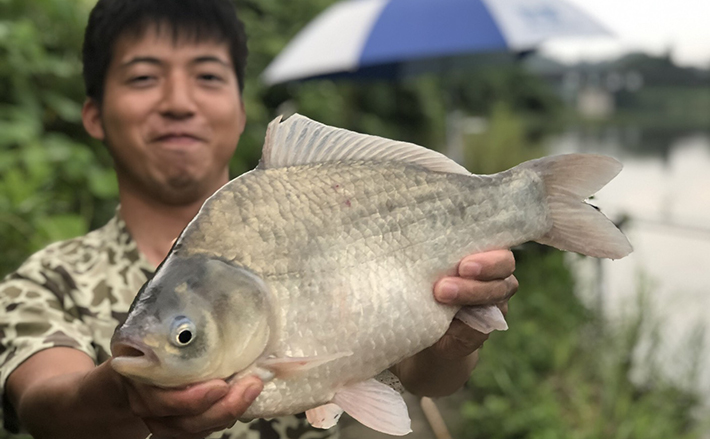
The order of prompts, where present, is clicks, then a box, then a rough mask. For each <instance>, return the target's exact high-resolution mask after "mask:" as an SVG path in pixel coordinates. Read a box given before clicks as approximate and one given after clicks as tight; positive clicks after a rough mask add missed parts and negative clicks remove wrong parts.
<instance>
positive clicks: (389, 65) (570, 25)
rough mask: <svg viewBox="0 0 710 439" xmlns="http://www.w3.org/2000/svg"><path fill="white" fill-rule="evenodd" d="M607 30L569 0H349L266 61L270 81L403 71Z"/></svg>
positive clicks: (392, 74)
mask: <svg viewBox="0 0 710 439" xmlns="http://www.w3.org/2000/svg"><path fill="white" fill-rule="evenodd" d="M600 35H610V34H609V32H608V31H607V30H606V29H605V28H604V27H603V26H602V25H600V24H599V23H598V22H597V21H596V20H594V19H593V18H592V17H590V16H589V15H587V14H586V13H584V12H582V11H581V10H579V9H578V8H576V7H575V6H573V5H571V4H569V3H566V2H565V1H564V0H348V1H342V2H339V3H336V4H334V5H333V6H331V7H330V8H328V9H327V10H326V11H324V12H323V13H322V14H321V15H319V16H318V17H316V19H314V20H313V21H312V22H311V23H310V24H309V25H307V26H306V27H305V28H304V29H303V30H302V31H301V32H300V33H299V34H298V35H297V36H296V37H295V38H294V39H293V40H292V41H291V42H290V43H289V44H288V46H287V47H286V48H285V49H284V50H283V51H282V52H281V53H280V54H279V55H278V56H277V57H276V59H275V60H274V61H273V62H272V63H271V64H270V65H269V66H268V67H267V69H266V70H265V71H264V74H263V80H264V81H265V82H266V83H267V84H270V85H271V84H277V83H281V82H286V81H293V80H300V79H309V78H322V77H357V76H361V77H380V78H393V77H398V76H403V75H404V74H406V72H407V71H408V70H411V68H412V66H414V70H415V71H417V72H419V71H422V70H426V69H427V68H429V67H431V66H432V65H433V63H432V62H433V61H437V60H441V59H452V58H455V57H459V56H461V55H465V54H471V53H480V52H495V51H513V52H524V51H529V50H531V49H534V48H535V47H537V46H538V45H540V44H541V43H542V42H544V41H546V40H548V39H551V38H558V37H569V36H600Z"/></svg>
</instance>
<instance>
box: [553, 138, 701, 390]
mask: <svg viewBox="0 0 710 439" xmlns="http://www.w3.org/2000/svg"><path fill="white" fill-rule="evenodd" d="M549 148H550V153H565V152H596V153H602V154H607V155H611V156H613V157H616V158H617V159H619V160H620V161H621V162H622V163H623V164H624V170H623V171H622V172H621V174H620V175H619V176H618V177H616V178H615V179H614V180H613V181H612V182H611V183H609V185H608V186H606V187H605V188H604V189H602V190H601V191H600V192H599V193H598V194H597V196H596V197H595V199H594V204H596V205H598V206H600V207H601V208H602V210H603V211H604V212H605V213H606V214H607V216H609V217H610V218H611V219H612V220H614V221H617V220H619V219H621V218H623V217H628V221H626V222H625V223H624V224H623V226H622V228H623V230H624V232H625V233H626V235H627V236H628V237H629V240H630V241H631V243H632V244H633V246H634V252H633V253H632V254H631V255H630V256H629V257H627V258H624V259H622V260H619V261H606V260H605V261H603V262H601V263H600V264H599V263H597V262H596V261H594V260H592V259H591V258H590V259H585V260H584V261H581V260H580V258H572V262H574V263H575V264H576V266H577V271H578V273H579V277H580V280H581V292H582V293H583V294H584V296H585V297H587V298H588V299H589V300H590V303H592V304H597V305H599V306H601V307H602V308H603V309H604V310H605V312H606V315H607V316H609V318H610V319H611V320H612V321H613V320H614V319H617V320H618V319H619V318H620V317H621V316H623V315H624V313H626V312H629V311H630V308H632V307H634V306H635V303H636V302H635V300H636V297H637V292H638V291H639V289H640V288H641V284H644V283H645V284H646V285H647V288H646V289H647V291H648V292H649V293H650V299H651V302H652V306H651V311H652V312H653V313H654V314H655V315H656V316H657V317H660V318H661V319H662V320H663V323H662V324H663V326H662V333H661V335H662V345H661V348H660V349H659V351H658V358H659V359H660V361H661V362H662V363H663V365H664V369H665V370H666V372H667V374H668V376H669V377H671V378H675V379H678V381H679V382H686V379H687V374H688V368H689V365H690V363H692V359H693V357H694V356H695V355H697V354H698V353H700V354H699V355H701V356H702V358H701V360H700V365H701V368H700V385H701V388H702V389H703V393H704V394H705V395H710V355H708V352H710V133H703V132H695V133H693V132H685V133H668V132H663V131H659V132H656V133H649V132H643V131H641V130H638V129H633V128H625V129H618V128H616V129H604V128H602V129H596V130H594V131H583V130H580V129H572V130H570V131H568V132H566V133H564V134H562V135H560V136H557V137H555V138H553V139H551V140H550V143H549ZM642 279H646V281H645V282H644V281H642ZM703 325H704V326H705V329H702V327H703ZM698 328H701V329H698ZM699 333H700V334H702V335H704V336H705V341H704V342H697V338H693V337H694V336H697V334H699ZM701 348H702V349H703V350H701ZM707 402H708V403H710V397H708V398H707Z"/></svg>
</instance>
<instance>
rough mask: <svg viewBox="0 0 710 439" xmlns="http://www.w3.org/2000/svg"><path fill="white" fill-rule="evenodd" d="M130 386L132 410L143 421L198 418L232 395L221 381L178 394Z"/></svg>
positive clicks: (180, 391) (212, 381)
mask: <svg viewBox="0 0 710 439" xmlns="http://www.w3.org/2000/svg"><path fill="white" fill-rule="evenodd" d="M129 386H130V388H131V389H130V390H129V391H128V396H129V402H130V404H131V410H132V411H133V414H135V415H136V416H138V417H141V418H155V417H165V416H191V415H198V414H200V413H203V412H204V411H205V410H207V409H208V408H210V407H211V406H212V405H213V404H214V403H215V402H217V401H218V400H220V399H221V398H223V397H224V396H225V395H226V394H227V393H228V392H229V385H228V384H227V383H226V382H224V381H222V380H211V381H206V382H204V383H200V384H196V385H193V386H190V387H188V388H185V389H179V390H176V389H161V388H159V387H154V386H148V385H144V384H140V383H130V384H129Z"/></svg>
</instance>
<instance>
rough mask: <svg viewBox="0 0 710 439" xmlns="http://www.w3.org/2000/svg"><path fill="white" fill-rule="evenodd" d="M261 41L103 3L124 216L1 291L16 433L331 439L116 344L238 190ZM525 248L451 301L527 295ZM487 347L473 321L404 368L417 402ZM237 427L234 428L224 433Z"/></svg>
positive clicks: (206, 19)
mask: <svg viewBox="0 0 710 439" xmlns="http://www.w3.org/2000/svg"><path fill="white" fill-rule="evenodd" d="M245 62H246V43H245V36H244V32H243V27H242V24H241V23H240V22H239V20H238V19H237V17H236V15H235V11H234V9H233V7H232V6H231V4H230V3H229V1H228V0H180V1H178V0H100V1H99V3H98V4H97V5H96V7H95V8H94V10H93V11H92V14H91V17H90V19H89V24H88V27H87V31H86V36H85V43H84V78H85V82H86V86H87V87H86V88H87V95H88V97H87V100H86V103H85V104H84V108H83V121H84V126H85V128H86V130H87V131H88V132H89V134H91V135H92V136H93V137H95V138H97V139H100V140H102V141H103V142H104V143H105V144H106V146H107V147H108V148H109V150H110V152H111V155H112V156H113V158H114V162H115V168H116V174H117V177H118V184H119V198H120V208H119V209H118V210H117V214H116V217H114V218H113V219H112V220H111V221H110V222H109V223H108V224H107V225H106V226H104V227H102V228H101V229H99V230H96V231H94V232H91V233H89V234H87V235H86V236H83V237H79V238H75V239H72V240H69V241H65V242H61V243H56V244H53V245H50V246H48V247H47V248H45V249H44V250H42V251H40V252H38V253H36V254H35V255H33V256H32V257H30V258H29V259H28V261H27V262H26V263H25V264H23V266H21V267H20V268H19V269H18V270H17V271H16V272H15V273H12V274H10V275H9V276H8V277H7V278H6V280H5V281H4V283H3V284H2V285H0V306H2V307H3V309H5V310H6V311H5V312H4V313H3V314H2V315H1V316H0V339H1V340H0V342H1V343H2V344H1V345H0V383H1V384H0V385H2V392H3V398H4V407H5V417H6V425H9V426H10V427H15V428H16V427H18V426H19V425H21V426H22V427H24V428H26V429H27V430H28V431H29V432H30V433H32V434H33V435H34V436H35V437H38V438H41V437H51V438H62V437H67V438H73V439H76V438H84V437H87V438H88V437H91V438H97V437H102V438H104V437H105V438H110V437H116V438H144V437H146V436H147V435H148V434H149V432H152V433H153V434H155V435H157V436H160V437H181V438H182V437H186V438H187V437H205V436H207V435H209V434H211V433H213V432H220V433H217V436H216V437H225V438H232V437H234V438H236V437H240V438H257V437H269V438H271V437H301V435H303V434H304V433H306V432H308V435H309V436H308V437H312V438H313V437H329V436H331V435H332V434H334V433H333V432H332V431H313V430H311V429H310V428H309V427H308V426H307V424H306V421H305V420H304V419H303V418H302V417H293V416H292V417H285V418H280V419H277V420H272V421H264V420H257V421H254V422H252V423H251V424H241V423H237V424H236V425H234V424H235V421H236V419H238V418H239V417H240V415H241V414H242V413H243V412H244V411H245V410H246V408H247V407H248V406H249V404H250V403H251V402H252V401H253V400H254V399H255V398H256V397H257V396H258V394H259V392H260V391H261V389H262V383H261V381H260V380H258V379H257V378H256V377H247V378H244V379H242V380H240V381H239V382H236V383H234V384H232V385H231V386H230V385H228V384H227V383H225V382H224V381H222V380H212V381H209V382H204V383H200V384H196V385H193V386H190V387H188V388H186V389H178V390H175V389H170V390H168V389H159V388H155V387H151V386H148V385H144V384H140V383H136V382H131V381H130V380H127V379H125V378H123V377H121V376H120V375H118V374H117V373H116V372H115V371H113V369H112V368H111V365H110V361H109V360H110V354H109V340H110V337H111V334H112V332H113V329H114V328H115V327H116V326H117V325H118V324H120V323H121V322H122V321H123V319H125V317H126V313H127V311H128V307H129V305H130V303H131V301H132V299H133V297H134V296H135V294H136V292H137V291H138V289H139V288H140V286H141V285H142V284H143V283H144V282H145V280H146V279H147V277H148V276H149V275H150V274H151V273H152V271H153V270H154V269H155V267H156V266H157V265H158V264H159V263H160V261H161V260H162V259H163V258H164V257H165V256H166V255H167V253H168V251H169V249H170V246H171V242H172V241H173V239H174V238H175V237H176V236H177V235H178V234H179V233H180V231H181V230H182V229H183V228H184V227H185V225H186V224H187V223H188V222H189V221H190V219H191V218H192V217H193V216H194V215H195V214H196V213H197V211H198V209H199V207H200V206H201V205H202V203H203V202H204V200H205V199H206V198H207V197H209V196H210V195H211V194H212V193H213V192H214V191H216V190H217V189H218V188H219V187H221V186H222V185H223V184H225V183H226V182H227V181H228V179H229V175H228V162H229V159H230V157H231V156H232V154H233V152H234V149H235V148H236V145H237V143H238V141H239V137H240V135H241V133H242V131H243V129H244V124H245V113H244V106H243V102H242V100H241V90H242V87H243V83H244V82H243V75H244V65H245ZM513 269H514V260H513V258H512V255H511V253H510V252H507V251H500V252H490V253H486V254H481V255H472V256H471V257H468V258H466V259H465V260H464V261H463V262H462V263H461V264H460V266H459V275H460V276H459V277H450V278H445V279H442V280H441V281H439V282H438V283H437V285H436V286H435V288H434V293H435V296H436V298H437V300H439V301H441V302H443V303H451V304H492V303H496V304H500V306H501V307H503V308H505V306H506V303H507V299H508V298H509V297H510V295H512V294H513V293H514V292H515V290H516V289H517V282H516V280H515V278H514V277H513V276H512V271H513ZM485 338H486V336H484V335H482V334H480V333H477V332H475V331H472V330H470V329H468V328H467V327H465V326H464V325H463V324H460V323H459V322H454V324H452V326H451V328H450V330H449V332H447V334H446V335H445V336H444V337H443V338H442V340H440V341H439V342H438V343H437V344H435V345H434V346H432V347H431V348H429V349H427V350H425V351H423V352H421V353H420V354H417V355H415V356H414V357H412V358H409V359H407V360H405V361H403V362H402V363H400V364H398V365H396V366H395V367H394V368H393V370H394V371H395V373H396V374H397V375H398V376H399V377H400V379H401V381H402V382H403V384H404V386H405V387H406V388H407V389H409V390H410V391H412V392H414V393H417V394H422V395H430V396H440V395H445V394H449V393H451V392H453V391H454V390H456V389H457V388H459V387H460V386H461V385H462V384H463V383H464V382H465V380H466V379H467V377H468V375H469V374H470V372H471V370H472V369H473V367H474V365H475V361H476V358H477V355H476V352H475V351H476V349H478V348H479V347H480V346H481V344H482V343H483V341H484V340H485ZM230 426H233V427H232V428H231V429H230V431H229V432H225V433H222V432H221V431H222V430H224V429H227V428H230Z"/></svg>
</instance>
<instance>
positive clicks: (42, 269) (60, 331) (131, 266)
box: [0, 214, 337, 439]
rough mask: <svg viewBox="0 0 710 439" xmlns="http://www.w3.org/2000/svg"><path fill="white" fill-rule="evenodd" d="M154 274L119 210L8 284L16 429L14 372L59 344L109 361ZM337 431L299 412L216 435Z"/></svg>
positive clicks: (301, 438)
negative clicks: (316, 425) (118, 332)
mask: <svg viewBox="0 0 710 439" xmlns="http://www.w3.org/2000/svg"><path fill="white" fill-rule="evenodd" d="M153 271H154V267H153V266H152V265H151V264H150V263H149V262H148V261H147V260H146V259H145V257H144V256H143V255H142V254H141V253H140V252H139V251H138V247H137V246H136V243H135V241H134V240H133V239H132V238H131V235H130V233H129V232H128V229H127V228H126V224H125V223H124V222H123V220H122V219H121V218H120V216H119V215H118V214H117V215H116V216H115V217H114V218H112V219H111V221H109V222H108V224H106V225H105V226H104V227H102V228H100V229H98V230H95V231H93V232H90V233H88V234H87V235H84V236H81V237H78V238H74V239H70V240H67V241H63V242H58V243H55V244H52V245H50V246H48V247H46V248H45V249H43V250H41V251H39V252H37V253H35V254H34V255H32V256H31V257H30V258H29V259H28V260H27V261H26V262H25V263H24V264H23V265H22V266H21V267H20V268H19V269H17V271H15V272H14V273H11V274H9V275H8V276H7V277H6V278H5V279H4V280H3V282H2V283H0V309H1V310H3V311H2V312H1V313H0V391H2V395H3V407H4V418H5V427H6V428H7V429H8V430H9V431H12V432H17V431H18V430H19V425H18V422H17V417H16V415H15V413H14V410H13V409H12V407H11V406H10V405H9V404H8V403H7V401H6V398H5V384H6V382H7V378H8V376H9V375H10V373H12V371H13V370H15V369H16V368H17V367H18V366H19V365H20V364H21V363H22V362H23V361H25V360H27V359H28V358H29V357H30V356H32V355H33V354H35V353H37V352H39V351H41V350H43V349H47V348H52V347H59V346H64V347H71V348H74V349H78V350H80V351H82V352H85V353H86V354H87V355H89V356H90V357H91V358H93V359H94V362H95V363H96V364H100V363H102V362H104V361H106V360H107V359H108V358H109V357H110V353H109V352H110V348H109V343H110V340H111V336H112V335H113V331H114V329H115V328H116V326H118V325H120V324H121V323H122V322H123V321H124V320H125V318H126V315H127V312H128V308H129V307H130V304H131V302H132V301H133V298H134V296H135V295H136V293H137V292H138V290H139V289H140V287H141V286H142V285H143V283H145V281H146V280H147V279H148V278H149V277H150V276H151V275H152V274H153ZM335 430H336V429H332V431H331V430H328V431H325V430H316V429H313V428H311V427H310V426H309V425H308V422H307V421H306V420H305V416H303V415H298V416H289V417H283V418H277V419H273V420H268V421H267V420H255V421H252V422H251V423H248V424H244V423H239V422H238V423H237V424H236V425H235V426H234V427H232V428H231V429H230V430H229V431H224V432H219V433H215V434H214V435H212V436H210V437H215V438H224V439H227V438H229V439H232V438H234V439H236V438H239V439H257V438H261V439H279V438H289V439H296V438H298V439H318V438H335V437H336V435H337V431H335Z"/></svg>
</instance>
